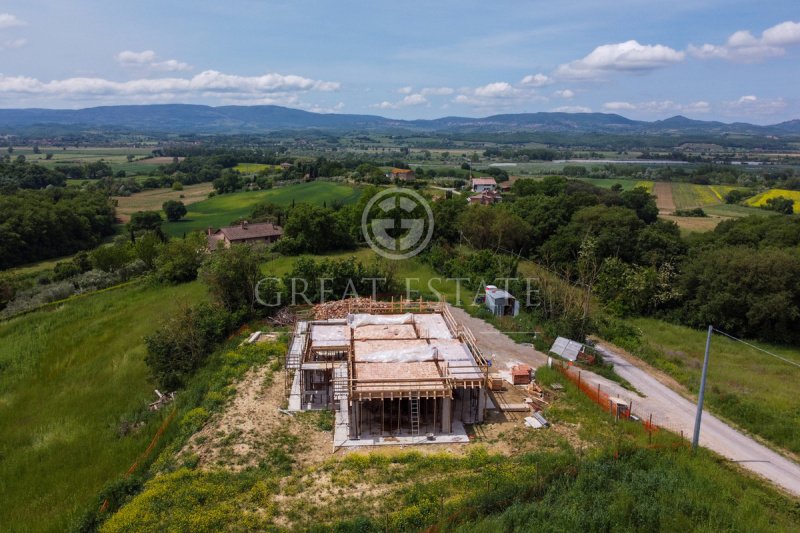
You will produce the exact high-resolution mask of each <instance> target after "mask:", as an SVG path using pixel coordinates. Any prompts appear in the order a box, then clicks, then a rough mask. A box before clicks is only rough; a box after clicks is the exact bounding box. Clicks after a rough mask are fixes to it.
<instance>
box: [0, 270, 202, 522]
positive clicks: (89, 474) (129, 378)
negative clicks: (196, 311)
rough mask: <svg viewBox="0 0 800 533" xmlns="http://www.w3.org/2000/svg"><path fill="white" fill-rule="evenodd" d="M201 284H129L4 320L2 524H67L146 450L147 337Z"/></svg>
mask: <svg viewBox="0 0 800 533" xmlns="http://www.w3.org/2000/svg"><path fill="white" fill-rule="evenodd" d="M204 292H205V288H204V287H203V286H202V285H200V284H199V283H192V284H186V285H180V286H176V287H146V286H141V285H140V286H132V287H126V288H123V289H119V290H115V291H109V292H105V293H101V294H96V295H90V296H87V297H83V298H78V299H76V300H74V301H71V302H69V303H67V304H65V305H62V306H59V307H57V308H55V309H50V310H44V311H39V312H35V313H31V314H28V315H25V316H22V317H19V318H16V319H13V320H10V321H7V322H2V323H0V501H2V502H3V504H2V505H0V524H4V526H3V527H0V529H5V528H6V527H8V528H12V529H25V530H51V531H56V530H58V531H63V530H64V529H65V528H66V526H67V524H68V522H69V521H70V520H72V519H73V517H74V514H75V513H76V512H81V511H83V508H84V506H86V505H87V503H88V502H90V501H91V500H92V499H93V498H94V497H96V494H97V492H98V491H99V490H100V488H101V487H103V485H104V484H105V483H107V482H108V481H109V480H111V479H113V478H115V477H116V476H118V475H120V474H121V473H123V472H124V471H125V470H127V468H128V466H130V464H131V463H132V462H133V461H134V460H135V459H136V458H137V457H138V456H139V454H141V453H142V452H143V451H144V449H145V448H146V447H147V444H148V442H149V441H150V439H151V438H152V436H153V434H154V433H155V431H156V428H157V427H158V424H159V416H154V417H149V418H148V420H149V422H148V424H147V425H146V426H145V427H144V428H142V429H141V430H140V431H138V432H137V433H135V434H133V435H132V436H128V437H122V438H121V437H118V436H117V428H118V426H119V423H120V422H121V421H122V420H123V419H129V417H133V416H135V414H136V412H137V411H138V410H141V409H142V408H143V407H144V405H145V404H146V403H147V402H148V401H151V400H152V398H153V391H152V389H153V386H152V384H151V383H150V381H149V379H148V372H147V368H146V366H145V364H144V360H143V357H144V353H145V347H144V343H143V337H144V336H145V335H146V334H147V333H149V332H150V331H151V330H152V329H153V328H154V325H155V324H157V323H158V320H159V317H161V316H164V315H165V314H166V313H168V312H169V311H170V310H171V309H173V308H174V306H176V305H177V303H178V302H180V301H187V302H191V301H197V300H199V299H201V298H202V297H203V294H204Z"/></svg>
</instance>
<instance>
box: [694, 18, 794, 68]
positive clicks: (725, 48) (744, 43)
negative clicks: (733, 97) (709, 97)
mask: <svg viewBox="0 0 800 533" xmlns="http://www.w3.org/2000/svg"><path fill="white" fill-rule="evenodd" d="M796 44H800V23H798V22H793V21H786V22H781V23H780V24H776V25H775V26H772V27H771V28H767V29H766V30H764V31H763V32H762V33H761V37H759V38H756V37H755V36H754V35H753V34H752V33H750V32H749V31H747V30H740V31H737V32H735V33H734V34H732V35H731V36H730V37H728V40H727V41H726V42H725V44H721V45H714V44H707V43H706V44H703V45H702V46H694V45H691V44H690V45H689V48H688V51H689V53H690V54H692V55H693V56H695V57H697V58H700V59H726V60H728V61H737V62H742V63H753V62H757V61H763V60H765V59H768V58H770V57H777V56H782V55H784V54H785V53H786V49H785V48H784V47H786V46H791V45H796Z"/></svg>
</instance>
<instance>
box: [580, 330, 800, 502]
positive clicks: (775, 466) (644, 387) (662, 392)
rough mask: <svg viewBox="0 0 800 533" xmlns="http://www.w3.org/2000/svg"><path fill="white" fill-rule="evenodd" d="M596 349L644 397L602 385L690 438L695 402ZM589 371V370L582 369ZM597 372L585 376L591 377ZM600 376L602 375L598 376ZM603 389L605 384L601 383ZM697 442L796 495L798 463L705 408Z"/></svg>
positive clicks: (638, 410)
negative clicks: (630, 398)
mask: <svg viewBox="0 0 800 533" xmlns="http://www.w3.org/2000/svg"><path fill="white" fill-rule="evenodd" d="M596 347H597V349H598V351H599V352H600V353H601V354H603V357H604V358H605V360H606V361H608V362H610V363H613V365H614V370H615V371H616V372H617V374H619V375H620V377H622V378H624V379H626V380H628V382H630V383H631V385H633V386H634V387H635V388H636V389H637V390H638V391H639V392H641V393H642V394H643V395H644V398H641V397H638V396H636V395H635V394H632V393H630V392H625V393H622V392H620V391H623V390H624V389H622V388H621V387H619V386H618V385H616V384H613V383H612V382H608V380H604V381H605V382H606V386H608V387H611V388H615V389H616V390H617V391H618V392H619V393H620V394H624V395H625V396H628V397H631V396H633V398H632V400H633V412H634V413H635V414H637V415H639V416H641V417H645V416H649V415H650V413H652V414H653V417H654V419H653V421H654V422H656V423H658V424H659V425H663V426H664V427H667V428H669V429H671V430H673V431H676V432H680V431H683V434H684V435H685V436H686V437H687V438H688V439H691V436H692V432H693V431H694V418H695V415H696V412H697V405H696V404H695V403H693V402H690V401H689V400H687V399H686V398H684V397H683V396H681V395H680V394H678V393H677V392H675V391H673V390H672V389H670V388H669V387H667V386H666V385H664V384H663V383H661V382H660V381H658V380H657V379H656V378H654V377H653V376H652V375H650V374H649V373H647V372H646V371H645V370H643V369H641V368H639V367H636V366H634V365H633V364H631V363H630V362H629V361H628V360H626V359H625V358H624V357H623V356H622V355H620V354H619V353H617V352H614V351H613V350H611V349H610V348H609V347H608V346H604V345H602V344H598V345H597V346H596ZM586 374H591V373H584V375H586ZM595 377H598V378H599V376H594V375H592V376H588V375H587V378H589V379H594V378H595ZM600 379H602V378H600ZM603 388H604V389H605V386H604V387H603ZM700 428H701V429H700V444H701V446H705V447H706V448H709V449H711V450H714V451H715V452H717V453H718V454H720V455H722V456H723V457H726V458H728V459H730V460H731V461H733V462H736V463H739V464H740V465H741V466H742V467H744V468H747V469H748V470H751V471H752V472H755V473H756V474H758V475H760V476H763V477H765V478H767V479H768V480H770V481H772V482H773V483H775V484H776V485H778V486H780V487H782V488H784V489H785V490H786V491H788V492H790V493H792V494H794V495H795V496H798V497H800V465H798V464H797V463H795V462H793V461H791V460H789V459H787V458H786V457H784V456H782V455H780V454H778V453H776V452H774V451H772V450H770V449H769V448H767V447H766V446H764V445H762V444H759V443H758V442H756V441H755V440H754V439H752V438H750V437H748V436H747V435H745V434H743V433H741V432H740V431H738V430H736V429H734V428H732V427H731V426H729V425H728V424H726V423H725V422H723V421H721V420H720V419H718V418H717V417H715V416H714V415H712V414H710V413H709V412H708V411H706V410H703V420H702V424H701V426H700Z"/></svg>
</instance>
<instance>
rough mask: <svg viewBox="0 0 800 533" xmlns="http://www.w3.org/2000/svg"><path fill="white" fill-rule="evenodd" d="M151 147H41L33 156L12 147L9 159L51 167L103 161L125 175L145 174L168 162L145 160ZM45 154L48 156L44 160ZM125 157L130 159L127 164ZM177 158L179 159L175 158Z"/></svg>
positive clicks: (152, 159) (26, 149) (160, 159)
mask: <svg viewBox="0 0 800 533" xmlns="http://www.w3.org/2000/svg"><path fill="white" fill-rule="evenodd" d="M151 151H152V148H150V147H142V148H105V147H80V148H74V147H67V148H66V149H65V150H64V149H61V148H49V147H46V146H43V147H41V149H40V153H39V154H35V153H33V148H31V147H24V148H23V147H20V148H14V152H13V154H12V155H13V156H17V155H24V156H25V159H26V160H27V161H29V162H35V163H37V164H40V165H45V166H48V167H54V166H56V165H73V164H85V163H94V162H96V161H101V160H102V161H105V162H106V163H108V164H110V165H111V168H112V169H113V170H114V172H118V171H120V170H124V171H125V172H126V173H127V174H128V175H135V174H147V173H149V172H150V171H151V170H153V169H155V168H156V167H157V166H158V165H164V164H168V163H172V158H171V157H149V156H150V153H151ZM47 153H51V154H52V156H51V158H50V159H47ZM128 155H132V156H134V159H133V161H131V162H128ZM179 159H181V158H179Z"/></svg>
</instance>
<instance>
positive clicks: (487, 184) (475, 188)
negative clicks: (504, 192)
mask: <svg viewBox="0 0 800 533" xmlns="http://www.w3.org/2000/svg"><path fill="white" fill-rule="evenodd" d="M495 189H497V182H496V181H495V180H494V178H487V177H484V178H472V192H484V191H494V190H495Z"/></svg>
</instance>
